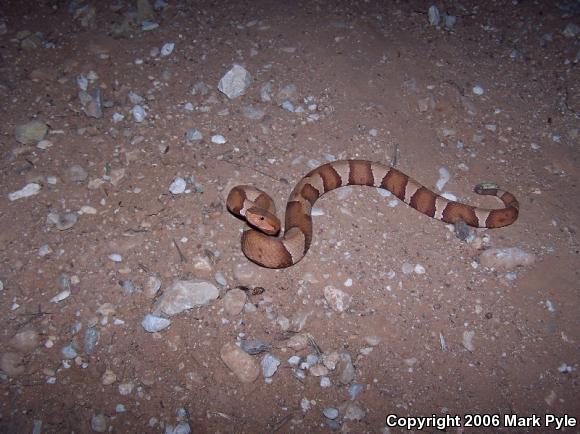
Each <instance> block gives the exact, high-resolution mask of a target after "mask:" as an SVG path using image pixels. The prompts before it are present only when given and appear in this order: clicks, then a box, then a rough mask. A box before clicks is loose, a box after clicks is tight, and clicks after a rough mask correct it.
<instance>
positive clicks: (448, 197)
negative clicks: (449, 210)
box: [441, 192, 457, 202]
mask: <svg viewBox="0 0 580 434" xmlns="http://www.w3.org/2000/svg"><path fill="white" fill-rule="evenodd" d="M441 196H443V197H444V198H445V199H447V200H451V201H453V202H455V201H456V200H457V196H455V195H454V194H453V193H448V192H445V193H441Z"/></svg>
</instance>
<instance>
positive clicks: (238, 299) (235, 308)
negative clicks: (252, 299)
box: [224, 288, 248, 316]
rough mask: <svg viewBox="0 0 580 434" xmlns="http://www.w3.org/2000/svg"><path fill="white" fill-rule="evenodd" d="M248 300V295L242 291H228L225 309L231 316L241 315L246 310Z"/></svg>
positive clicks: (225, 298)
mask: <svg viewBox="0 0 580 434" xmlns="http://www.w3.org/2000/svg"><path fill="white" fill-rule="evenodd" d="M247 299H248V297H247V295H246V293H245V292H244V291H242V290H241V289H237V288H236V289H232V290H231V291H228V292H227V294H226V295H225V297H224V309H225V311H226V313H227V314H228V315H230V316H235V315H239V314H240V313H241V312H242V310H243V309H244V305H245V304H246V300H247Z"/></svg>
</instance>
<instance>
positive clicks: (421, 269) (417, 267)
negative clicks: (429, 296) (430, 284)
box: [414, 264, 425, 274]
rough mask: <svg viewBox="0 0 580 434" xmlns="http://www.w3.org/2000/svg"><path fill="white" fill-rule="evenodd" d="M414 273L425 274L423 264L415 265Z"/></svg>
mask: <svg viewBox="0 0 580 434" xmlns="http://www.w3.org/2000/svg"><path fill="white" fill-rule="evenodd" d="M414 271H415V273H417V274H425V267H423V266H422V265H421V264H417V265H415V269H414Z"/></svg>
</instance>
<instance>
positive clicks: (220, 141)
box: [211, 134, 226, 145]
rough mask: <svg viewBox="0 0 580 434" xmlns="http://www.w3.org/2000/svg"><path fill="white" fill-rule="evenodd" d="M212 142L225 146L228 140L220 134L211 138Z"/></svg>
mask: <svg viewBox="0 0 580 434" xmlns="http://www.w3.org/2000/svg"><path fill="white" fill-rule="evenodd" d="M211 142H212V143H215V144H216V145H223V144H224V143H226V138H225V137H224V136H222V135H220V134H216V135H215V136H211Z"/></svg>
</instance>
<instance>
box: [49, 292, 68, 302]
mask: <svg viewBox="0 0 580 434" xmlns="http://www.w3.org/2000/svg"><path fill="white" fill-rule="evenodd" d="M70 294H71V293H70V290H68V289H66V290H64V291H61V292H59V293H58V294H56V295H55V296H54V297H52V298H51V299H50V302H51V303H59V302H61V301H63V300H66V299H67V298H69V297H70Z"/></svg>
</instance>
